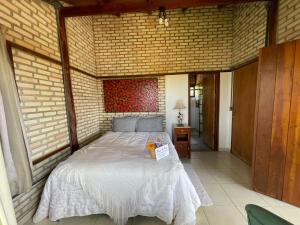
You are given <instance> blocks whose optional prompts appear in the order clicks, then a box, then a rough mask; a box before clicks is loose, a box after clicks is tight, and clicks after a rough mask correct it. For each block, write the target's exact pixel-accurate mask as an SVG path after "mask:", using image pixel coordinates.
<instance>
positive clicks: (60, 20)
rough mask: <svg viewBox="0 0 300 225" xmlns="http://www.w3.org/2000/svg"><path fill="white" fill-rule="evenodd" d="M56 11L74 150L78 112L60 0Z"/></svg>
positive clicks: (77, 147)
mask: <svg viewBox="0 0 300 225" xmlns="http://www.w3.org/2000/svg"><path fill="white" fill-rule="evenodd" d="M52 4H53V6H54V8H55V11H56V21H57V33H58V42H59V48H60V57H61V64H62V72H63V82H64V92H65V101H66V110H67V120H68V125H69V126H68V128H69V136H70V146H71V150H72V152H74V151H76V150H78V149H79V144H78V139H77V129H76V127H77V124H76V113H75V107H74V98H73V92H72V83H71V74H70V61H69V52H68V42H67V32H66V23H65V17H64V16H62V14H61V9H62V8H63V7H62V5H61V4H60V3H59V2H53V3H52Z"/></svg>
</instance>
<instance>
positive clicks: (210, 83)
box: [203, 75, 216, 149]
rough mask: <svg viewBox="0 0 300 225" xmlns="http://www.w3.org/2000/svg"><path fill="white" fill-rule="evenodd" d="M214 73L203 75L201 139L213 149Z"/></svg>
mask: <svg viewBox="0 0 300 225" xmlns="http://www.w3.org/2000/svg"><path fill="white" fill-rule="evenodd" d="M215 79H216V77H215V75H205V77H204V79H203V141H204V143H205V144H207V145H208V146H209V147H210V148H211V149H215V145H214V144H215V143H214V141H215V140H214V135H215V126H214V124H215V113H216V107H215V104H214V103H215V98H216V96H215V94H216V93H215V88H216V86H215Z"/></svg>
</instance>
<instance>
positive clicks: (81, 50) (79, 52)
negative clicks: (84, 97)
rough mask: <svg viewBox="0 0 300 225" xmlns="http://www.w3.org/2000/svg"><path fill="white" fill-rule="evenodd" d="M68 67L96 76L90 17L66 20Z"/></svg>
mask: <svg viewBox="0 0 300 225" xmlns="http://www.w3.org/2000/svg"><path fill="white" fill-rule="evenodd" d="M66 29H67V38H68V48H69V55H70V65H71V66H74V67H76V68H78V69H81V70H83V71H85V72H88V73H91V74H93V75H95V74H96V64H95V50H94V32H93V20H92V17H88V16H84V17H71V18H67V19H66Z"/></svg>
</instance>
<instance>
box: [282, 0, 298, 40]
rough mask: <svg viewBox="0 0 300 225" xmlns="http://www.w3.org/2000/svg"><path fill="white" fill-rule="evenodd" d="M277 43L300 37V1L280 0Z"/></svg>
mask: <svg viewBox="0 0 300 225" xmlns="http://www.w3.org/2000/svg"><path fill="white" fill-rule="evenodd" d="M278 14H279V15H278V27H277V43H283V42H286V41H292V40H296V39H299V38H300V1H299V0H279V10H278Z"/></svg>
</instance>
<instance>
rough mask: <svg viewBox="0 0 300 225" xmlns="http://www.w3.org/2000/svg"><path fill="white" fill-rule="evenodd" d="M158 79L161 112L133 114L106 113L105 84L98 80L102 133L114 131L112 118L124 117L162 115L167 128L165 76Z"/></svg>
mask: <svg viewBox="0 0 300 225" xmlns="http://www.w3.org/2000/svg"><path fill="white" fill-rule="evenodd" d="M155 78H157V79H158V101H159V112H133V113H106V112H105V107H104V93H103V88H102V87H103V82H102V80H98V87H99V92H100V96H101V98H100V127H101V133H105V132H107V131H111V129H112V118H113V117H122V116H152V115H162V116H163V117H164V120H163V126H164V127H166V118H165V117H166V97H165V76H159V77H155Z"/></svg>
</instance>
